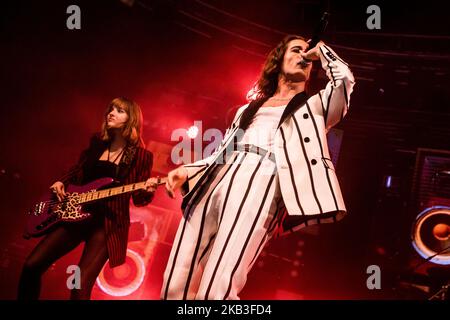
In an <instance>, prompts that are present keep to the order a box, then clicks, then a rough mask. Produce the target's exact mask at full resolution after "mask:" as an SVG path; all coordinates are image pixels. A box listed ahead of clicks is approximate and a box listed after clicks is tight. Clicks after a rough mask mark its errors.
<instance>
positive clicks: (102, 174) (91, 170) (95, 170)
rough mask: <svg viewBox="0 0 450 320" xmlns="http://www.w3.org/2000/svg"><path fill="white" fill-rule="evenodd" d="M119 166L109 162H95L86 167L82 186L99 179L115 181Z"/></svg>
mask: <svg viewBox="0 0 450 320" xmlns="http://www.w3.org/2000/svg"><path fill="white" fill-rule="evenodd" d="M118 168H119V166H118V165H117V164H115V163H112V162H111V161H107V160H97V161H95V162H94V163H93V164H92V165H90V166H88V167H87V168H86V169H85V172H84V184H86V183H89V182H92V181H94V180H97V179H100V178H113V179H117V172H118Z"/></svg>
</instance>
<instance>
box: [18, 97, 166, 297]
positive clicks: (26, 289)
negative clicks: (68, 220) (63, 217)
mask: <svg viewBox="0 0 450 320" xmlns="http://www.w3.org/2000/svg"><path fill="white" fill-rule="evenodd" d="M142 122H143V119H142V112H141V109H140V107H139V106H138V105H137V104H136V103H135V102H133V101H131V100H129V99H126V98H116V99H114V100H112V101H111V102H110V103H109V105H108V107H107V109H106V112H105V115H104V119H103V124H102V131H101V133H100V134H97V135H95V136H94V137H93V138H92V139H91V142H90V145H89V147H88V149H86V150H85V151H84V152H82V154H81V157H80V159H79V161H78V163H77V164H76V165H75V166H73V167H72V168H71V170H69V172H68V173H67V174H66V175H65V176H63V177H62V178H61V179H60V181H57V182H55V183H54V184H53V185H52V186H51V187H50V188H51V189H52V190H53V192H55V194H56V196H57V197H58V200H60V201H61V200H62V199H63V198H64V196H65V191H64V189H65V186H67V184H75V185H84V184H86V183H88V182H91V181H93V180H96V179H100V178H104V177H110V178H114V179H115V180H116V181H118V183H119V184H124V185H125V184H130V183H134V182H141V181H144V180H146V183H145V187H146V189H145V190H144V189H141V190H139V191H135V192H133V193H132V194H130V193H126V194H122V195H118V196H115V197H111V198H108V199H104V200H100V201H99V202H94V203H93V204H91V205H89V209H86V211H87V212H91V213H92V218H91V219H89V220H87V221H86V220H85V221H83V222H79V223H77V224H68V225H60V226H58V227H56V228H54V229H53V230H52V231H51V232H50V233H49V234H47V235H46V236H45V237H44V238H43V239H42V240H41V242H40V243H39V244H38V245H37V246H36V247H35V249H34V250H33V251H32V252H31V254H30V255H29V256H28V258H27V259H26V261H25V264H24V267H23V270H22V274H21V278H20V283H19V290H18V298H19V299H23V300H31V299H38V298H39V293H40V279H41V276H42V274H43V273H44V272H45V271H46V270H47V269H48V268H49V267H50V266H51V265H52V264H53V263H54V262H55V261H56V260H58V259H59V258H61V257H62V256H64V255H66V254H67V253H69V252H70V251H72V250H73V249H75V248H76V247H77V246H78V245H79V244H80V243H81V242H85V246H84V249H83V254H82V256H81V259H80V262H79V264H78V266H79V267H80V275H81V279H80V280H81V281H80V282H81V283H80V284H81V288H80V289H72V290H71V296H70V297H71V299H89V298H90V294H91V290H92V287H93V285H94V282H95V279H96V278H97V276H98V274H99V273H100V271H101V269H102V268H103V265H104V264H105V263H106V261H108V259H109V264H110V266H111V267H116V266H119V265H121V264H123V263H124V262H125V258H126V251H127V242H128V229H129V226H130V214H129V204H130V197H132V198H133V202H134V204H135V205H136V206H145V205H147V204H149V203H150V201H151V200H152V197H153V193H154V191H155V188H156V182H157V181H156V179H155V178H150V172H151V169H152V159H153V156H152V153H151V152H149V151H147V150H146V149H145V148H144V143H143V140H142V138H141V127H142Z"/></svg>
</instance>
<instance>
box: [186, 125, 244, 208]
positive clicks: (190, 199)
mask: <svg viewBox="0 0 450 320" xmlns="http://www.w3.org/2000/svg"><path fill="white" fill-rule="evenodd" d="M235 133H236V131H235V132H234V133H233V134H230V136H229V137H228V139H227V142H226V143H225V144H224V146H225V147H224V148H222V151H221V152H220V154H219V155H218V156H217V158H216V159H218V158H219V157H223V156H225V154H226V151H227V148H226V145H227V144H228V143H229V141H230V138H234V136H235ZM213 162H214V163H211V164H210V165H208V166H207V168H206V171H205V173H204V174H203V175H202V176H201V177H200V178H199V180H198V181H197V183H196V184H195V185H194V187H193V188H192V190H191V191H190V192H189V194H188V195H186V196H185V198H184V199H183V203H182V205H181V207H182V209H183V210H184V209H186V208H189V207H190V206H191V204H192V203H195V202H196V199H198V198H201V197H202V196H203V194H202V192H198V189H199V188H200V186H201V185H202V184H203V181H204V179H206V177H208V176H209V172H211V170H212V167H213V165H216V164H217V163H216V161H213ZM184 211H185V212H186V210H184ZM189 211H190V210H189Z"/></svg>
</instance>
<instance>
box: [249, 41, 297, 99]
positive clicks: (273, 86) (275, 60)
mask: <svg viewBox="0 0 450 320" xmlns="http://www.w3.org/2000/svg"><path fill="white" fill-rule="evenodd" d="M297 39H300V40H303V41H305V42H306V39H305V38H303V37H301V36H298V35H287V36H286V37H284V39H283V40H281V42H280V43H279V44H278V45H277V46H276V47H275V48H273V49H272V51H270V53H269V55H268V56H267V59H266V62H265V63H264V65H263V68H262V71H261V74H260V76H259V79H258V81H256V83H255V86H254V88H253V92H254V94H256V98H257V99H259V98H266V97H271V96H273V95H274V93H275V91H276V90H277V87H278V76H279V74H280V72H281V67H282V65H283V58H284V54H285V52H286V50H287V47H288V44H289V42H291V41H292V40H297Z"/></svg>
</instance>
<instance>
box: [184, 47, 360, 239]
mask: <svg viewBox="0 0 450 320" xmlns="http://www.w3.org/2000/svg"><path fill="white" fill-rule="evenodd" d="M319 49H320V52H321V54H320V60H321V63H322V68H323V69H324V70H325V71H326V74H327V76H328V78H329V82H328V83H327V85H326V87H325V89H323V90H321V91H320V92H319V93H317V94H316V95H314V96H311V97H309V98H308V99H307V101H306V103H305V104H303V105H302V106H301V107H300V108H298V109H297V110H296V111H295V112H294V113H292V115H291V116H290V117H288V118H286V119H285V120H284V122H283V123H282V124H281V126H280V127H279V128H278V130H277V131H276V133H275V138H274V150H273V152H274V154H275V159H276V164H277V169H278V174H279V181H280V188H281V194H282V197H283V201H284V204H285V207H286V209H287V214H288V215H289V216H290V217H293V218H294V219H291V222H290V223H286V225H284V230H282V231H281V232H283V231H288V230H296V229H298V228H299V227H301V226H302V225H305V224H306V225H310V224H314V223H320V222H334V221H336V220H339V219H340V218H341V217H343V216H344V214H345V213H346V208H345V204H344V200H343V197H342V193H341V189H340V187H339V182H338V179H337V177H336V173H335V169H334V166H333V163H332V162H331V159H330V153H329V150H328V145H327V139H326V134H327V132H328V130H329V129H330V128H331V127H332V126H334V125H335V124H337V123H338V122H339V121H340V120H342V118H343V117H344V116H345V115H346V113H347V111H348V108H349V102H350V94H351V92H352V90H353V86H354V84H355V80H354V77H353V75H352V72H351V71H350V69H349V67H348V65H347V63H345V62H344V61H343V60H342V59H341V58H340V57H339V56H338V55H337V54H336V53H335V52H334V51H333V50H332V49H330V48H329V47H328V46H326V45H321V46H320V47H319ZM247 107H248V104H246V105H244V106H242V107H240V108H239V109H238V111H237V112H236V116H235V118H234V120H233V123H232V125H231V126H230V128H228V129H227V131H226V133H225V137H224V139H223V141H222V143H221V145H220V147H219V148H218V149H217V150H216V152H215V153H214V154H212V155H211V156H209V157H208V158H205V159H203V160H200V161H197V162H194V163H191V164H187V165H185V168H186V169H187V172H188V182H187V183H185V185H184V186H183V190H182V192H183V194H184V198H185V199H184V200H187V201H183V203H184V207H186V206H188V205H189V202H191V201H193V198H196V197H197V196H201V192H200V191H199V188H198V184H201V183H202V181H203V179H204V178H205V175H208V173H210V172H211V170H210V169H211V167H212V165H213V164H214V163H215V162H216V160H217V159H218V158H219V157H220V155H221V154H222V153H223V152H224V151H225V150H226V148H227V147H228V148H230V144H231V142H232V141H233V138H234V136H235V135H236V132H237V130H238V124H239V119H240V116H241V115H242V112H243V111H244V110H245V108H247Z"/></svg>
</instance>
